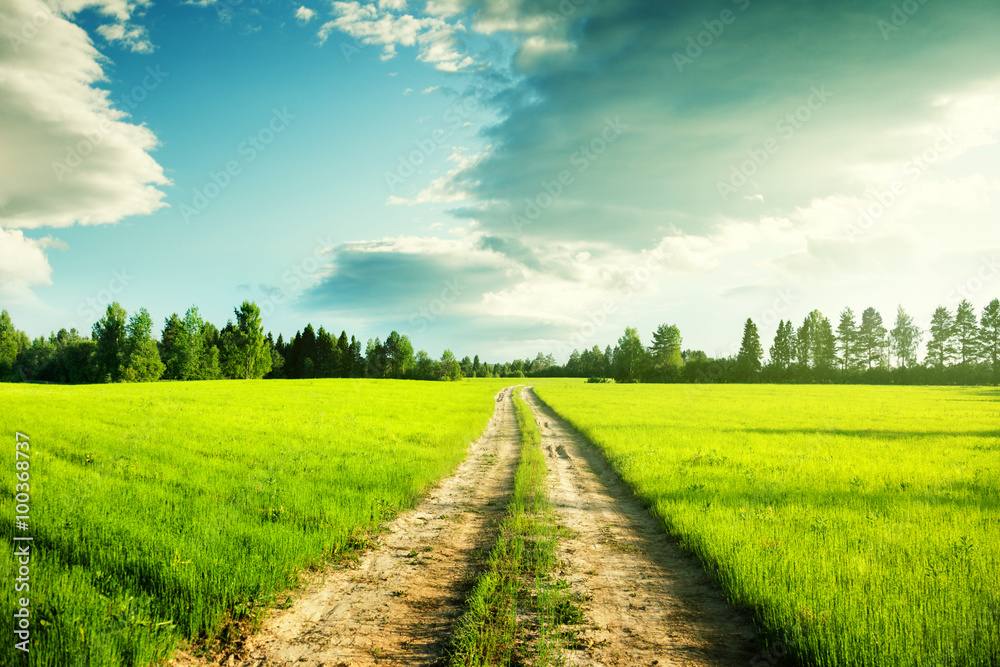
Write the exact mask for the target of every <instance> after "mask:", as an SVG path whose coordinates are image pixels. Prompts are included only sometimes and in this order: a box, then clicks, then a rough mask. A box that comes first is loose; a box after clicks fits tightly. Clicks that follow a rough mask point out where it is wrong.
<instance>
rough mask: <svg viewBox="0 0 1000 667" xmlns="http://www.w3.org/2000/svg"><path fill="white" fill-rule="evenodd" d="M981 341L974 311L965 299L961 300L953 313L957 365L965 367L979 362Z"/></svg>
mask: <svg viewBox="0 0 1000 667" xmlns="http://www.w3.org/2000/svg"><path fill="white" fill-rule="evenodd" d="M981 341H982V337H981V336H980V333H979V325H978V323H977V321H976V311H975V309H973V307H972V304H971V303H969V301H968V300H967V299H962V302H961V303H960V304H958V310H957V311H956V312H955V344H956V346H957V350H956V351H957V352H958V361H959V363H961V364H963V365H965V364H974V363H976V362H977V361H979V358H980V344H981Z"/></svg>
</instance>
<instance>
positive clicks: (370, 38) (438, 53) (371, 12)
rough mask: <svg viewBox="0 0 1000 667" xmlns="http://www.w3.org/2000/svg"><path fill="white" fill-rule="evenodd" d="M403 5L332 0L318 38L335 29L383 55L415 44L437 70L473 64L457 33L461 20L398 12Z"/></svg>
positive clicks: (388, 57) (322, 39)
mask: <svg viewBox="0 0 1000 667" xmlns="http://www.w3.org/2000/svg"><path fill="white" fill-rule="evenodd" d="M404 8H405V3H404V2H399V1H396V0H390V1H388V2H385V1H383V2H380V3H379V5H377V6H376V5H373V4H361V3H360V2H334V3H333V5H332V10H333V14H334V15H335V16H336V17H337V18H335V19H334V20H332V21H327V22H326V23H324V24H323V25H322V26H321V27H320V29H319V33H318V36H319V41H320V43H321V44H322V43H324V42H325V41H326V40H327V39H328V38H329V36H330V33H331V32H333V31H334V30H339V31H340V32H343V33H344V34H347V35H350V36H351V37H354V38H355V39H357V40H358V41H360V42H361V43H362V44H370V45H377V46H381V47H382V59H383V60H391V59H392V58H394V57H395V56H396V47H397V46H406V47H414V46H415V47H417V48H418V56H417V57H418V58H419V59H420V60H421V61H423V62H426V63H430V64H432V65H434V67H436V68H437V69H439V70H442V71H449V72H455V71H459V70H462V69H466V68H468V67H470V66H472V65H474V64H475V60H474V59H473V58H472V57H471V56H469V55H467V54H466V53H465V52H464V49H463V48H462V47H461V45H460V44H459V40H458V38H457V34H458V33H461V32H464V30H465V29H464V28H463V26H462V25H461V23H455V24H451V23H448V22H447V21H444V20H442V19H440V18H436V17H433V16H428V17H424V18H417V17H415V16H413V15H411V14H397V13H395V11H401V10H403V9H404Z"/></svg>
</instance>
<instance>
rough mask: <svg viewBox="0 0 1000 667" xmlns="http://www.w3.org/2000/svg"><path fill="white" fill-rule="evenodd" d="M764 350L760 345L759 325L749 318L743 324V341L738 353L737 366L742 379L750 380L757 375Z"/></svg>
mask: <svg viewBox="0 0 1000 667" xmlns="http://www.w3.org/2000/svg"><path fill="white" fill-rule="evenodd" d="M763 356H764V350H763V348H762V347H761V345H760V334H758V332H757V325H756V324H754V322H753V320H752V319H750V318H747V321H746V323H745V324H744V325H743V341H742V343H741V344H740V352H739V354H738V355H736V366H737V368H738V369H739V374H740V379H741V380H743V381H744V382H750V381H751V380H753V379H754V378H756V377H757V374H758V373H759V372H760V368H761V358H762V357H763Z"/></svg>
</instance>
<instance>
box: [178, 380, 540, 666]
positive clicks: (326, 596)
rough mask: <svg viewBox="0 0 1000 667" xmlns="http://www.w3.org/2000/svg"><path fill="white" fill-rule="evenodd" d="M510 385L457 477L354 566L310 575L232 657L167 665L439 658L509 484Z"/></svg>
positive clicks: (513, 464)
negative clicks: (298, 594)
mask: <svg viewBox="0 0 1000 667" xmlns="http://www.w3.org/2000/svg"><path fill="white" fill-rule="evenodd" d="M510 391H511V390H510V389H505V390H504V391H502V392H501V393H500V394H498V395H497V403H496V410H495V413H494V415H493V418H492V419H491V421H490V423H489V425H488V426H487V428H486V430H485V432H484V433H483V435H482V436H481V437H480V438H479V440H478V441H476V442H475V443H473V444H472V445H471V446H470V449H469V456H468V457H467V458H466V459H465V461H464V462H463V463H462V464H461V465H460V466H459V468H458V470H457V471H456V472H455V474H454V475H452V476H451V477H449V478H447V479H445V480H443V481H442V482H441V483H440V484H439V485H438V486H437V487H436V488H435V489H434V490H432V491H431V492H430V493H429V494H428V496H427V497H426V498H425V499H424V500H423V501H421V502H420V503H419V505H418V506H417V507H416V508H414V509H413V510H410V511H407V512H403V513H401V514H400V515H399V516H398V517H397V518H396V519H395V520H394V521H392V522H391V523H390V524H389V526H388V530H387V532H385V533H384V534H383V535H381V536H380V537H379V539H378V543H377V545H376V546H375V547H374V548H373V549H372V550H370V551H368V552H366V553H364V554H362V555H361V557H360V559H359V561H358V563H357V566H356V567H349V568H345V569H334V570H330V571H327V572H325V573H324V574H323V575H321V576H317V577H316V578H315V580H313V581H312V582H310V583H309V584H308V585H307V586H306V587H305V590H304V592H303V593H302V595H301V597H299V598H298V599H297V600H295V601H294V603H293V604H292V606H291V607H289V608H288V609H284V610H276V611H273V612H272V613H271V615H270V616H269V617H268V618H267V619H266V620H265V622H264V624H263V626H262V628H261V630H260V632H258V633H257V634H256V635H254V636H252V637H250V638H248V639H247V640H246V642H245V644H244V646H243V649H242V650H241V651H239V654H238V655H229V656H220V657H219V658H217V661H216V662H199V661H197V660H196V659H193V658H192V657H191V656H182V657H180V658H179V659H177V660H175V661H174V663H173V664H174V666H175V667H181V666H182V665H197V664H201V665H212V664H223V665H241V666H244V667H275V666H278V665H296V666H297V667H339V666H341V665H344V666H346V665H350V666H354V665H427V664H432V663H434V662H436V661H438V660H439V659H440V657H441V652H442V649H443V648H444V642H446V641H447V640H448V638H449V637H450V636H451V634H452V631H453V629H454V625H455V622H456V620H457V619H458V618H459V617H460V616H461V614H462V612H463V611H464V602H465V597H466V594H467V592H468V591H469V590H470V588H471V584H472V582H473V581H474V577H475V569H476V564H477V562H478V558H477V556H478V555H479V554H480V553H481V550H488V549H489V547H490V546H491V544H492V539H493V534H492V532H493V530H492V529H493V526H494V525H495V523H496V521H497V520H498V519H499V518H500V516H501V515H502V513H503V510H504V508H505V505H506V503H507V499H508V496H509V494H510V491H511V488H512V487H513V478H514V472H515V470H516V468H517V461H518V456H519V452H520V436H519V433H518V429H517V419H516V417H515V414H514V407H513V403H512V400H511V394H510Z"/></svg>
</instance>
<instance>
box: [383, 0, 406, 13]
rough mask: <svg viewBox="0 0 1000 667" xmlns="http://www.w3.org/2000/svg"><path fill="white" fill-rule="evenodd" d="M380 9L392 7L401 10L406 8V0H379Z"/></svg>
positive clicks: (397, 10) (394, 9) (396, 10)
mask: <svg viewBox="0 0 1000 667" xmlns="http://www.w3.org/2000/svg"><path fill="white" fill-rule="evenodd" d="M378 7H379V9H391V10H393V11H395V12H401V11H403V10H404V9H406V0H378Z"/></svg>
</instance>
